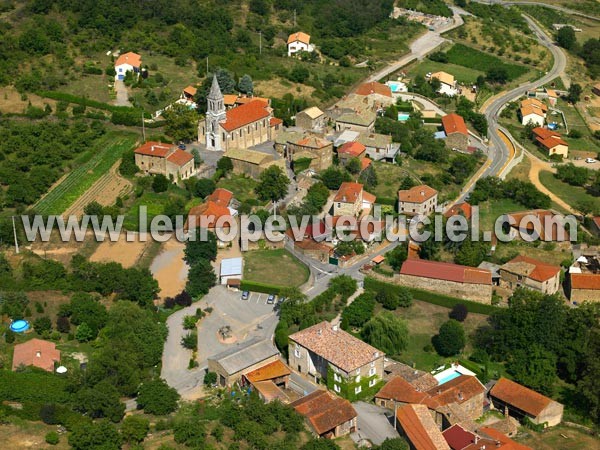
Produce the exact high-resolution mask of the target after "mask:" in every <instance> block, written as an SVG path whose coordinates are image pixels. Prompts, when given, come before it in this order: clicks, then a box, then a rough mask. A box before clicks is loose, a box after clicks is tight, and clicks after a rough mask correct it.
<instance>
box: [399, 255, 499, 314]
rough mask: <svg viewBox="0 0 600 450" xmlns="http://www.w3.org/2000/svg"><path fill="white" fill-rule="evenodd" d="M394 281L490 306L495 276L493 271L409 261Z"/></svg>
mask: <svg viewBox="0 0 600 450" xmlns="http://www.w3.org/2000/svg"><path fill="white" fill-rule="evenodd" d="M394 281H395V282H396V281H397V283H398V284H400V285H402V286H408V287H412V288H416V289H423V290H426V291H433V292H438V293H440V294H444V295H448V296H451V297H457V298H462V299H464V300H471V301H475V302H479V303H485V304H490V303H491V300H492V274H491V272H490V271H489V270H484V269H478V268H475V267H468V266H461V265H459V264H452V263H445V262H439V261H428V260H424V259H407V260H406V261H404V263H403V264H402V267H401V268H400V274H399V275H398V276H397V278H395V279H394Z"/></svg>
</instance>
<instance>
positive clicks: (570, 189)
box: [540, 170, 600, 212]
mask: <svg viewBox="0 0 600 450" xmlns="http://www.w3.org/2000/svg"><path fill="white" fill-rule="evenodd" d="M540 181H541V182H542V184H543V185H544V186H546V187H547V188H548V189H550V191H552V193H554V194H555V195H556V196H558V197H560V198H561V199H562V200H564V201H565V202H567V203H568V204H569V205H571V207H573V208H574V209H579V208H577V205H578V204H579V203H580V202H581V201H590V202H593V204H594V212H600V198H598V197H594V196H593V195H590V194H588V193H587V192H586V190H585V189H584V188H582V187H579V186H571V185H570V184H568V183H564V182H562V181H560V180H559V179H557V178H556V177H555V176H554V175H553V174H552V173H550V172H548V171H546V170H543V171H541V172H540Z"/></svg>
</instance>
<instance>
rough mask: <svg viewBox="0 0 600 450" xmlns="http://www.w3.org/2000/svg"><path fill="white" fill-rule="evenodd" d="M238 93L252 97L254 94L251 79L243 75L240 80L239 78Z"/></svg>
mask: <svg viewBox="0 0 600 450" xmlns="http://www.w3.org/2000/svg"><path fill="white" fill-rule="evenodd" d="M238 91H240V92H241V93H242V94H247V95H252V93H253V92H254V84H253V83H252V78H251V77H250V75H248V74H245V75H244V76H243V77H242V78H240V82H239V83H238Z"/></svg>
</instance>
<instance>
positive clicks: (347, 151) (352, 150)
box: [337, 142, 367, 157]
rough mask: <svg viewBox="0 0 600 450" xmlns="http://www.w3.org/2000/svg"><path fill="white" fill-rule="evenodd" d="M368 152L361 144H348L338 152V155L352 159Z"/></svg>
mask: <svg viewBox="0 0 600 450" xmlns="http://www.w3.org/2000/svg"><path fill="white" fill-rule="evenodd" d="M366 151H367V147H365V146H364V145H363V144H361V143H360V142H346V143H345V144H344V145H342V146H341V147H340V148H338V150H337V152H338V155H349V156H351V157H357V156H360V155H362V154H363V153H364V152H366Z"/></svg>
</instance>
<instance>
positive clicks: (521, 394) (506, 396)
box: [489, 378, 564, 427]
mask: <svg viewBox="0 0 600 450" xmlns="http://www.w3.org/2000/svg"><path fill="white" fill-rule="evenodd" d="M489 395H490V399H491V400H492V403H493V405H494V408H496V409H498V410H500V411H502V412H503V413H505V414H507V415H508V414H510V415H511V416H513V417H516V418H517V419H521V418H523V417H528V418H529V419H530V420H531V421H532V422H533V423H536V424H540V425H541V424H544V425H545V426H548V427H552V426H555V425H558V424H559V423H560V422H561V421H562V416H563V410H564V406H563V405H562V404H560V403H558V402H556V401H554V400H552V399H551V398H549V397H546V396H545V395H542V394H540V393H538V392H535V391H532V390H531V389H529V388H526V387H525V386H523V385H521V384H519V383H515V382H514V381H511V380H509V379H507V378H500V379H499V380H498V382H497V383H496V384H495V385H494V387H492V389H491V390H490V394H489Z"/></svg>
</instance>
